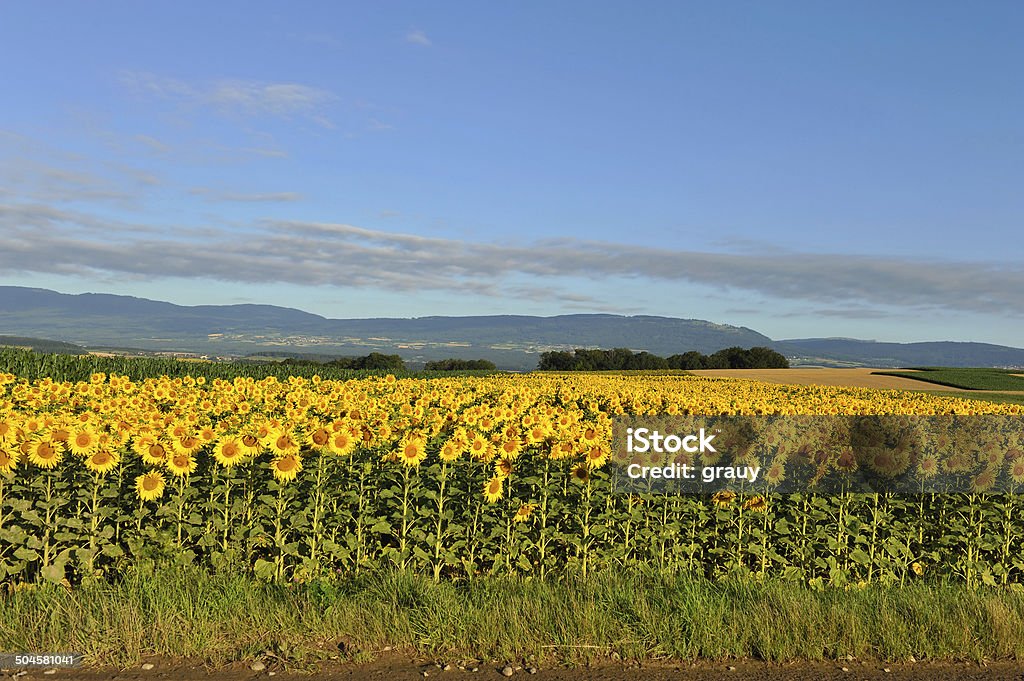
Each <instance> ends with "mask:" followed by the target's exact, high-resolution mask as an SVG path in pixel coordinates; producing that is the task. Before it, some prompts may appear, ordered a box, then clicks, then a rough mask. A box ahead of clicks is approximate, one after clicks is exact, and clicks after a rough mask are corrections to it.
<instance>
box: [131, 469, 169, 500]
mask: <svg viewBox="0 0 1024 681" xmlns="http://www.w3.org/2000/svg"><path fill="white" fill-rule="evenodd" d="M135 491H136V492H137V493H138V495H139V499H141V500H142V501H152V500H154V499H159V498H160V497H162V496H163V494H164V476H163V475H161V474H160V473H159V472H157V471H150V472H148V473H143V474H142V475H140V476H139V477H137V478H135Z"/></svg>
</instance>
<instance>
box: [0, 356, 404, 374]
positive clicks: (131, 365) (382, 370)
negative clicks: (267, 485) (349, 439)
mask: <svg viewBox="0 0 1024 681" xmlns="http://www.w3.org/2000/svg"><path fill="white" fill-rule="evenodd" d="M0 372H7V373H12V374H14V375H16V376H18V377H19V378H25V379H28V380H29V381H35V380H39V379H42V378H52V379H53V380H55V381H88V380H89V377H90V376H91V375H92V374H94V373H104V374H121V375H129V376H132V377H134V378H137V379H142V378H156V377H159V376H168V377H170V378H184V377H185V376H193V377H198V376H203V377H205V378H206V379H207V380H212V379H214V378H221V379H225V380H231V379H234V378H235V377H236V376H242V377H246V378H253V379H256V380H260V379H263V378H266V377H268V376H274V377H276V378H277V379H279V380H287V379H288V378H289V377H290V376H301V377H303V378H312V377H313V376H315V375H317V376H320V377H321V378H324V379H335V380H349V379H353V378H364V377H366V376H373V375H383V374H386V373H392V374H395V375H406V374H409V373H410V372H409V371H408V370H406V368H405V364H404V363H403V362H402V358H401V357H400V356H398V355H383V354H381V353H377V352H374V353H370V354H369V355H367V356H365V357H354V358H342V359H339V360H334V361H332V362H327V363H324V364H321V363H317V362H311V361H309V360H285V361H282V362H259V363H256V362H243V361H239V362H205V361H190V360H179V359H171V358H162V357H98V356H94V355H63V354H43V353H38V352H32V351H30V350H24V349H19V348H0Z"/></svg>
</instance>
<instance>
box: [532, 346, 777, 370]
mask: <svg viewBox="0 0 1024 681" xmlns="http://www.w3.org/2000/svg"><path fill="white" fill-rule="evenodd" d="M788 367H789V361H788V360H787V359H786V358H785V357H784V356H783V355H781V354H779V353H778V352H775V351H774V350H772V349H771V348H766V347H754V348H750V349H749V350H745V349H743V348H741V347H731V348H725V349H723V350H719V351H718V352H716V353H714V354H712V355H711V356H707V355H704V354H701V353H699V352H696V351H694V350H691V351H689V352H685V353H683V354H681V355H672V356H670V357H668V358H667V359H665V358H663V357H658V356H657V355H652V354H651V353H649V352H638V353H634V352H633V351H632V350H629V349H627V348H616V349H614V350H587V349H583V348H577V349H576V350H574V351H572V352H569V351H558V350H552V351H549V352H544V353H542V354H541V356H540V363H539V364H538V366H537V369H538V370H539V371H656V370H664V369H683V370H692V369H784V368H788Z"/></svg>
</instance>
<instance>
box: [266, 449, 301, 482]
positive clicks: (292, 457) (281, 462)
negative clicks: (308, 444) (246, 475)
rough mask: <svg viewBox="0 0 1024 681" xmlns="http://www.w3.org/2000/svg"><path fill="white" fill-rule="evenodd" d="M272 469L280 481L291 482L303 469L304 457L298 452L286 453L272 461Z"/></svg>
mask: <svg viewBox="0 0 1024 681" xmlns="http://www.w3.org/2000/svg"><path fill="white" fill-rule="evenodd" d="M270 470H271V471H272V472H273V473H274V477H275V478H276V479H277V481H278V482H291V481H292V480H294V479H295V478H296V477H298V475H299V471H301V470H302V459H300V458H299V456H298V455H297V454H285V455H284V456H280V457H278V458H276V459H274V460H273V461H271V462H270Z"/></svg>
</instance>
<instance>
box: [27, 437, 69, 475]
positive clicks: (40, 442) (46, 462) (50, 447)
mask: <svg viewBox="0 0 1024 681" xmlns="http://www.w3.org/2000/svg"><path fill="white" fill-rule="evenodd" d="M28 445H29V446H28V460H29V461H30V462H32V463H33V464H34V465H36V466H39V467H40V468H56V467H57V464H59V463H60V462H61V460H62V459H63V458H64V451H63V449H62V448H61V446H60V443H58V442H54V441H52V440H51V439H50V438H48V437H44V436H42V435H37V436H36V437H34V438H32V440H30V441H29V443H28Z"/></svg>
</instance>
